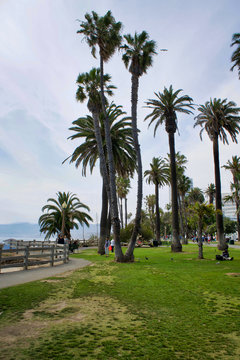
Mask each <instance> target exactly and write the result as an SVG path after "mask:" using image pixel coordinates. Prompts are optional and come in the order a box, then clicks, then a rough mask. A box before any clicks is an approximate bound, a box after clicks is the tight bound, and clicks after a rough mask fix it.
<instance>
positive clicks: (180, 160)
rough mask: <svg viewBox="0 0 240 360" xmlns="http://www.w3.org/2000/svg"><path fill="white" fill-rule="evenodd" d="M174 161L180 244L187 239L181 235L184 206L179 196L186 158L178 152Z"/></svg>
mask: <svg viewBox="0 0 240 360" xmlns="http://www.w3.org/2000/svg"><path fill="white" fill-rule="evenodd" d="M170 159H171V158H170V154H168V163H169V172H170V163H171V161H170ZM175 161H176V174H177V189H178V207H179V215H180V216H179V218H180V234H181V235H182V243H183V244H185V243H187V239H185V236H184V234H183V232H184V225H183V212H184V209H183V208H184V204H182V201H181V194H180V188H181V185H182V184H181V179H182V178H183V176H184V171H185V170H186V163H187V162H188V161H187V158H186V156H185V155H183V154H180V152H179V151H178V152H177V153H176V154H175Z"/></svg>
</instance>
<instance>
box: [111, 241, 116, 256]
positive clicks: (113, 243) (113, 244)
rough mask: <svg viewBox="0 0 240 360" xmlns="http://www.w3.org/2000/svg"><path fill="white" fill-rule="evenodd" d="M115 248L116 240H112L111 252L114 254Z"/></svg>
mask: <svg viewBox="0 0 240 360" xmlns="http://www.w3.org/2000/svg"><path fill="white" fill-rule="evenodd" d="M114 246H115V242H114V239H112V240H111V247H112V249H111V250H112V253H113V251H114Z"/></svg>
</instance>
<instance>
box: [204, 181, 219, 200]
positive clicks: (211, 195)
mask: <svg viewBox="0 0 240 360" xmlns="http://www.w3.org/2000/svg"><path fill="white" fill-rule="evenodd" d="M205 194H206V195H207V196H208V199H209V204H213V200H214V199H215V196H216V195H215V194H216V188H215V185H214V184H212V183H211V184H209V185H208V187H207V189H206V190H205Z"/></svg>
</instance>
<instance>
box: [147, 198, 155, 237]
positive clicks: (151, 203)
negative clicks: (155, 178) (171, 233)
mask: <svg viewBox="0 0 240 360" xmlns="http://www.w3.org/2000/svg"><path fill="white" fill-rule="evenodd" d="M155 204H156V199H155V195H154V194H152V195H147V196H146V197H145V205H146V209H147V213H148V215H149V218H150V222H151V229H152V232H154V228H155V227H156V226H155V224H156V219H155V217H156V216H155V211H154V208H155Z"/></svg>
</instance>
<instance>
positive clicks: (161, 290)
mask: <svg viewBox="0 0 240 360" xmlns="http://www.w3.org/2000/svg"><path fill="white" fill-rule="evenodd" d="M183 250H184V251H183V253H179V254H175V253H171V252H170V248H168V247H164V248H149V249H136V250H135V257H136V262H135V263H131V264H117V263H115V262H114V261H113V255H111V256H110V257H109V258H106V257H100V256H98V255H97V254H96V251H95V250H87V251H84V253H81V254H79V255H74V257H82V258H85V259H87V260H90V261H92V263H93V265H92V266H88V267H86V268H84V269H81V270H78V271H75V272H72V273H70V274H66V275H65V276H63V275H61V276H59V277H54V278H50V279H48V280H44V281H36V282H32V283H28V284H24V285H19V286H15V287H11V288H7V289H3V290H1V291H0V308H1V309H0V313H1V315H0V359H4V360H9V359H14V360H15V359H16V360H18V359H23V360H28V359H31V360H35V359H43V360H45V359H62V360H67V359H103V360H106V359H129V360H130V359H166V360H168V359H169V360H172V359H184V360H185V359H200V360H202V359H224V360H225V359H239V358H240V321H239V320H240V276H237V274H238V275H240V250H235V249H234V250H231V251H230V254H231V256H234V261H232V262H230V261H228V262H227V261H226V262H220V263H217V261H216V260H214V259H215V255H216V254H217V253H219V252H218V251H217V250H216V248H212V247H208V246H204V256H205V260H198V259H197V255H198V254H197V253H198V249H197V246H196V245H186V246H184V247H183ZM146 257H147V258H148V260H147V259H146Z"/></svg>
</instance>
